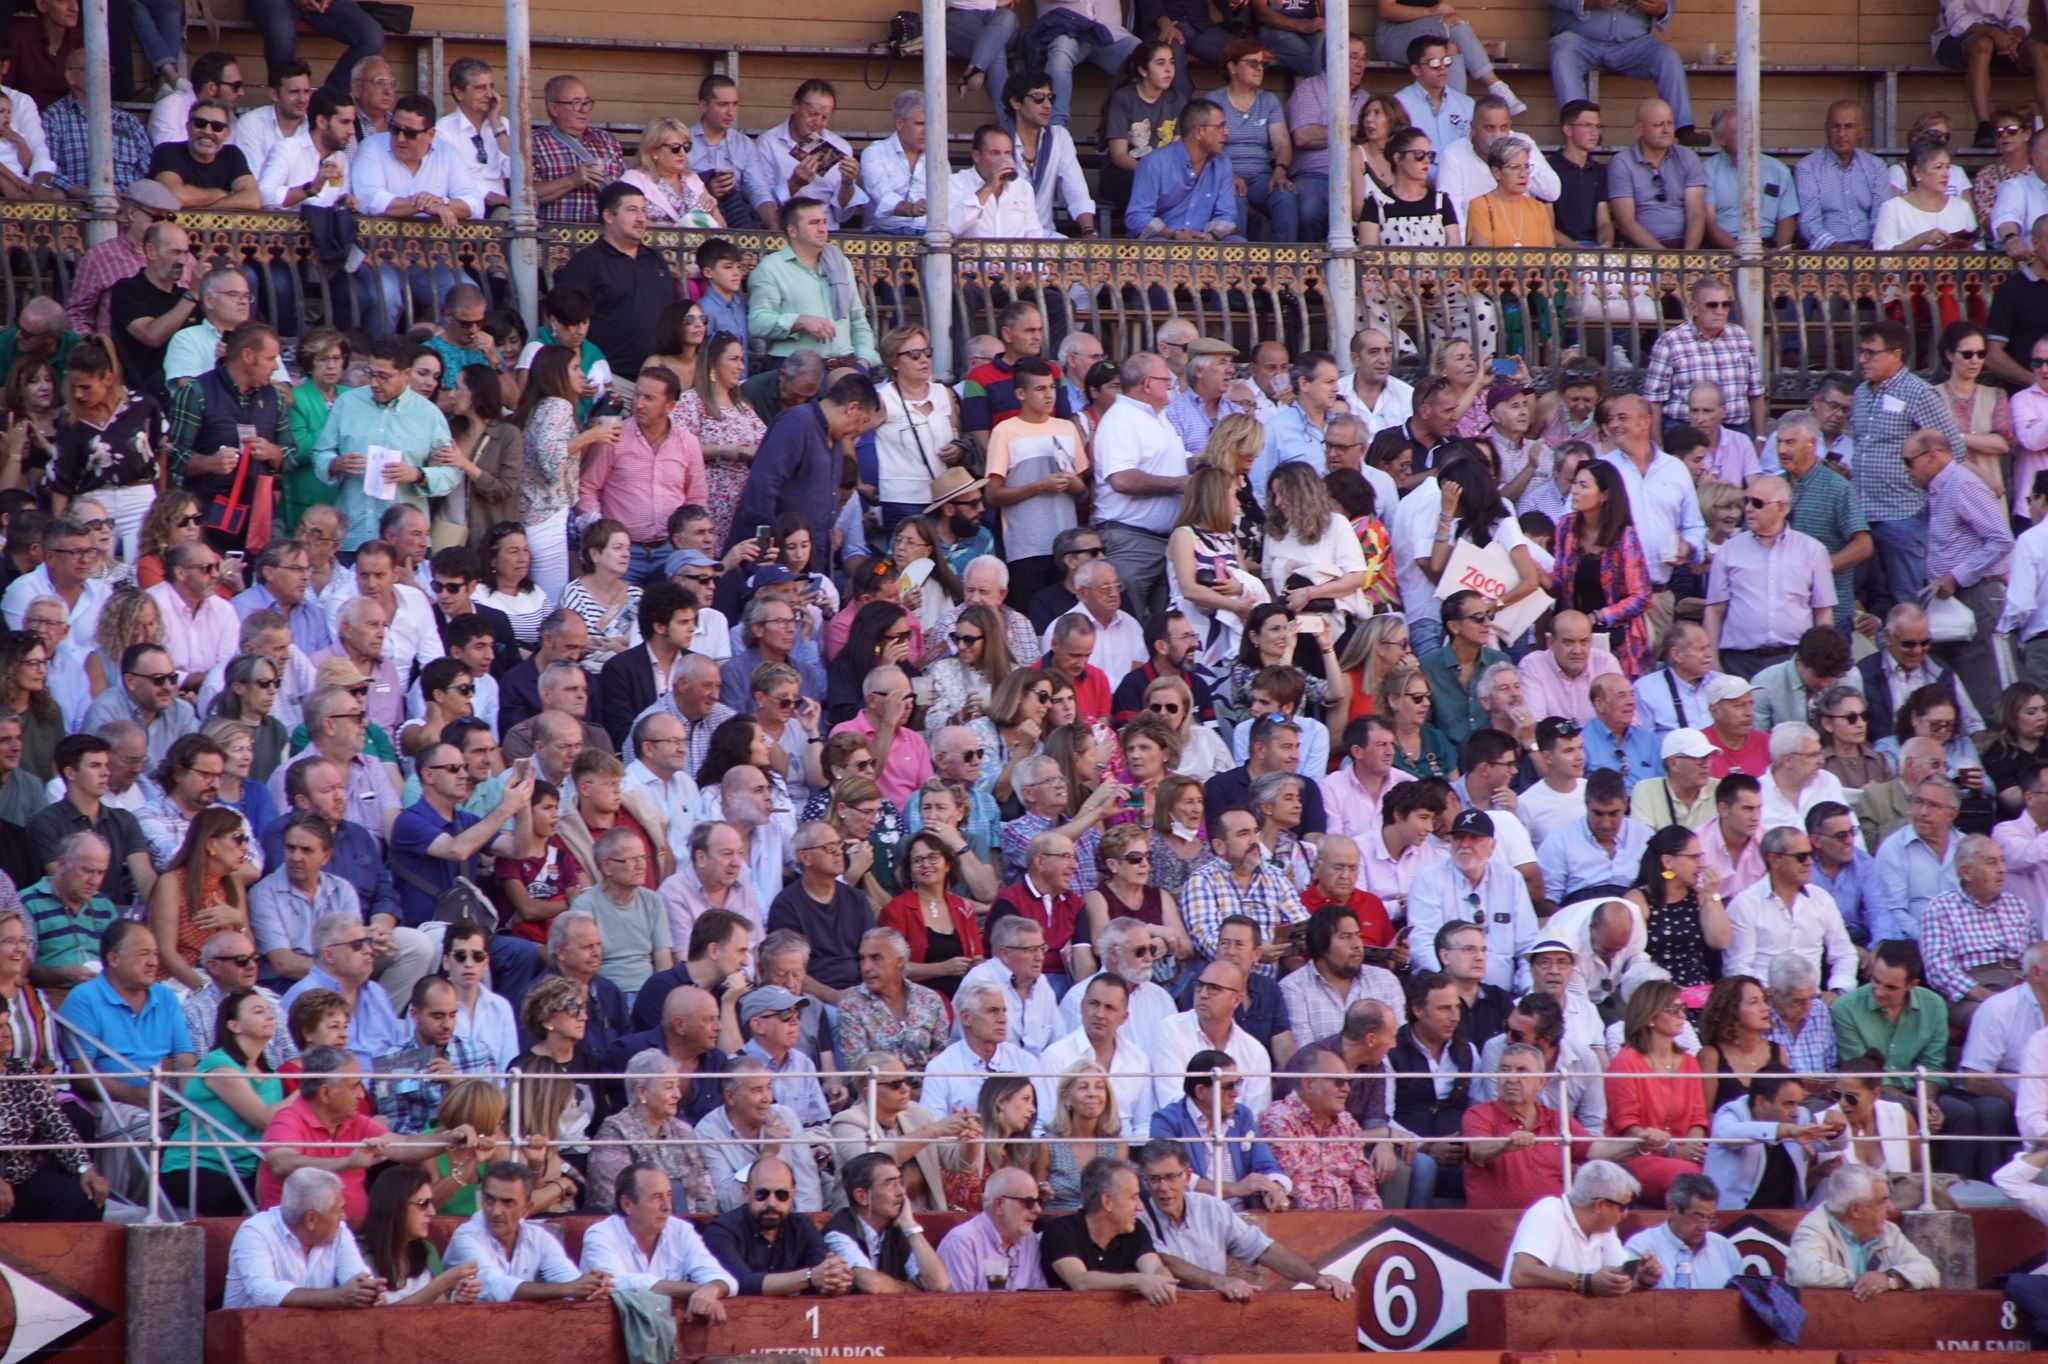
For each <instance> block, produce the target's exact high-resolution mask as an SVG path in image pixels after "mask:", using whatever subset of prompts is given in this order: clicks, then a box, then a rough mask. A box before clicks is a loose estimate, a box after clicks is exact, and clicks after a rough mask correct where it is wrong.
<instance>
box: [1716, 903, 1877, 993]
mask: <svg viewBox="0 0 2048 1364" xmlns="http://www.w3.org/2000/svg"><path fill="white" fill-rule="evenodd" d="M1728 922H1729V924H1730V926H1731V927H1732V928H1733V930H1734V934H1733V936H1732V937H1731V938H1730V939H1729V942H1728V949H1727V951H1726V952H1724V953H1723V954H1722V960H1721V969H1722V972H1723V973H1724V974H1726V975H1730V976H1737V975H1750V976H1755V977H1756V978H1757V979H1758V980H1762V979H1764V978H1765V977H1766V976H1767V975H1769V973H1770V966H1771V962H1772V961H1773V960H1775V959H1776V957H1777V956H1778V954H1779V953H1781V952H1796V953H1798V954H1799V955H1800V956H1802V957H1805V958H1806V959H1807V960H1808V961H1810V962H1812V963H1813V969H1814V971H1815V972H1816V973H1824V974H1823V976H1822V978H1823V979H1824V980H1826V981H1827V982H1828V983H1827V985H1826V986H1825V987H1824V988H1826V989H1829V990H1853V989H1855V988H1856V963H1857V957H1856V945H1855V944H1854V943H1852V942H1850V941H1849V930H1848V929H1847V928H1845V927H1844V926H1843V925H1842V911H1841V910H1840V909H1839V908H1838V907H1837V906H1836V905H1835V897H1834V896H1832V895H1830V894H1828V893H1827V892H1826V891H1825V890H1822V889H1821V888H1820V887H1819V886H1810V885H1809V886H1801V887H1800V888H1799V893H1798V894H1797V895H1795V896H1793V898H1792V903H1791V904H1790V905H1787V904H1786V903H1785V902H1784V901H1783V900H1781V899H1779V898H1778V896H1777V894H1776V893H1775V892H1774V891H1773V890H1772V889H1771V878H1770V877H1768V876H1766V877H1765V878H1764V879H1763V880H1761V881H1758V882H1757V883H1756V884H1755V885H1753V886H1751V887H1750V888H1749V889H1748V890H1745V891H1743V892H1742V894H1740V895H1738V896H1736V897H1735V898H1734V899H1733V900H1730V901H1729V902H1728ZM1823 951H1825V952H1826V954H1827V961H1826V962H1825V963H1823V962H1822V961H1821V954H1822V952H1823Z"/></svg>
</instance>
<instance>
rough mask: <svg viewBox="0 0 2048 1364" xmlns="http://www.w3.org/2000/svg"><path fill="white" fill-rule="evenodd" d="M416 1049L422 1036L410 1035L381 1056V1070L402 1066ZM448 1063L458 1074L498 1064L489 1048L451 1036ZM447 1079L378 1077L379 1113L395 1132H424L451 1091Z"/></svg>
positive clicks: (484, 1071)
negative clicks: (401, 1046)
mask: <svg viewBox="0 0 2048 1364" xmlns="http://www.w3.org/2000/svg"><path fill="white" fill-rule="evenodd" d="M415 1050H424V1048H423V1047H422V1046H421V1044H420V1041H419V1038H418V1037H417V1036H414V1037H412V1038H409V1039H407V1046H406V1047H405V1048H404V1049H403V1050H401V1051H396V1052H392V1053H390V1054H389V1055H386V1056H380V1057H378V1058H377V1062H376V1069H378V1070H394V1071H395V1070H402V1069H406V1068H407V1066H405V1065H401V1064H400V1061H401V1058H403V1057H405V1056H408V1055H410V1054H411V1053H412V1052H414V1051H415ZM441 1054H442V1055H443V1056H445V1057H446V1058H447V1060H448V1064H449V1065H451V1066H453V1067H455V1073H456V1074H457V1075H484V1074H487V1073H489V1072H491V1071H494V1070H496V1069H497V1068H498V1063H497V1062H496V1061H493V1060H492V1059H491V1055H490V1053H489V1052H487V1051H485V1050H484V1049H483V1048H482V1047H480V1046H478V1045H477V1044H476V1043H475V1042H473V1041H471V1040H470V1039H469V1038H467V1037H451V1038H449V1039H448V1045H447V1047H446V1048H444V1049H443V1050H442V1053H441ZM450 1083H451V1082H450V1081H447V1080H424V1079H422V1080H377V1081H375V1082H374V1090H375V1093H376V1095H377V1116H378V1117H380V1118H382V1119H384V1121H385V1122H386V1123H388V1124H390V1126H391V1130H392V1131H394V1132H424V1131H426V1130H427V1127H428V1125H429V1124H431V1123H432V1122H433V1121H434V1115H435V1114H437V1113H439V1112H440V1111H441V1100H442V1099H443V1098H445V1097H446V1096H447V1094H448V1086H449V1084H450Z"/></svg>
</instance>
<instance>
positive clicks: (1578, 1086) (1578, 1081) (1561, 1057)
mask: <svg viewBox="0 0 2048 1364" xmlns="http://www.w3.org/2000/svg"><path fill="white" fill-rule="evenodd" d="M1537 947H1538V948H1539V949H1540V950H1539V952H1537V953H1532V954H1531V956H1532V957H1533V958H1534V959H1536V960H1540V961H1542V962H1543V965H1544V971H1545V976H1546V978H1547V979H1549V980H1552V981H1555V979H1556V976H1555V974H1554V970H1553V968H1555V967H1556V966H1558V965H1559V964H1561V963H1562V962H1563V961H1564V960H1565V959H1566V958H1565V954H1564V952H1563V951H1561V950H1560V949H1561V948H1562V947H1563V944H1562V943H1560V942H1557V941H1556V940H1554V939H1546V940H1545V941H1544V942H1541V943H1538V944H1537ZM1570 999H1571V993H1570V991H1569V990H1534V991H1531V992H1530V993H1528V994H1526V995H1523V996H1522V997H1521V998H1520V999H1517V1000H1516V1001H1515V1003H1514V1009H1513V1011H1512V1012H1511V1013H1509V1014H1508V1021H1507V1027H1506V1028H1505V1029H1503V1030H1502V1031H1501V1032H1500V1033H1498V1034H1496V1035H1494V1036H1493V1037H1489V1038H1488V1039H1487V1040H1486V1044H1485V1045H1484V1046H1483V1047H1481V1048H1480V1049H1479V1069H1480V1070H1481V1071H1491V1070H1498V1069H1500V1066H1499V1064H1498V1063H1499V1061H1500V1060H1501V1058H1502V1057H1503V1056H1504V1055H1505V1054H1506V1053H1507V1050H1508V1048H1510V1047H1513V1046H1517V1045H1519V1046H1527V1047H1534V1048H1535V1049H1536V1051H1537V1053H1538V1055H1540V1056H1541V1058H1542V1065H1540V1066H1539V1067H1537V1069H1538V1070H1539V1071H1541V1072H1542V1073H1544V1074H1550V1073H1552V1072H1555V1071H1560V1070H1562V1071H1566V1072H1569V1073H1570V1074H1571V1075H1572V1076H1573V1077H1574V1080H1573V1083H1572V1084H1571V1085H1570V1086H1569V1093H1568V1094H1567V1088H1566V1086H1565V1085H1564V1083H1563V1082H1562V1081H1560V1080H1557V1079H1554V1078H1553V1079H1549V1080H1546V1081H1544V1082H1543V1083H1542V1084H1541V1085H1540V1086H1538V1087H1537V1092H1535V1093H1532V1094H1528V1095H1525V1096H1524V1098H1525V1099H1526V1100H1527V1101H1529V1102H1532V1103H1540V1104H1542V1105H1543V1106H1545V1107H1547V1108H1553V1109H1558V1110H1562V1109H1563V1108H1564V1104H1565V1099H1566V1098H1567V1097H1569V1098H1570V1100H1571V1115H1572V1120H1573V1121H1574V1122H1576V1123H1578V1124H1580V1125H1581V1126H1583V1127H1584V1128H1585V1129H1586V1130H1587V1131H1588V1132H1599V1131H1602V1130H1604V1129H1605V1128H1606V1126H1607V1094H1606V1087H1605V1086H1604V1085H1603V1084H1601V1082H1600V1079H1599V1077H1600V1074H1601V1072H1603V1071H1604V1070H1606V1069H1607V1065H1606V1049H1605V1048H1606V1036H1605V1034H1604V1033H1602V1032H1600V1031H1598V1030H1594V1031H1592V1033H1591V1036H1590V1039H1589V1036H1588V1029H1587V1027H1586V1026H1585V1024H1584V1023H1583V1022H1581V1023H1580V1025H1579V1026H1578V1027H1577V1028H1573V1027H1571V1026H1569V1025H1568V1024H1567V1023H1566V1021H1565V1009H1566V1006H1567V1003H1568V1001H1569V1000H1570ZM1579 1003H1580V1004H1581V1005H1584V1003H1585V1001H1583V1000H1580V1001H1579ZM1596 1017H1597V1015H1596ZM1584 1076H1590V1077H1592V1078H1591V1079H1590V1080H1588V1079H1582V1078H1577V1077H1584ZM1500 1085H1501V1082H1500V1081H1498V1080H1494V1079H1490V1078H1488V1077H1486V1076H1484V1075H1481V1076H1480V1077H1478V1078H1476V1079H1474V1080H1473V1081H1472V1102H1473V1103H1475V1104H1481V1103H1486V1102H1488V1101H1490V1100H1493V1099H1498V1098H1499V1097H1500Z"/></svg>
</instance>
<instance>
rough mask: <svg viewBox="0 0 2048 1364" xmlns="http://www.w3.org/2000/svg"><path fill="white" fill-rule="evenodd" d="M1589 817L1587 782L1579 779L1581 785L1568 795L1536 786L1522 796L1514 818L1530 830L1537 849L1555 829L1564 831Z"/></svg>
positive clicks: (1568, 792) (1547, 785) (1544, 784)
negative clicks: (1565, 828) (1583, 817)
mask: <svg viewBox="0 0 2048 1364" xmlns="http://www.w3.org/2000/svg"><path fill="white" fill-rule="evenodd" d="M1585 813H1586V779H1585V778H1584V777H1581V778H1579V781H1578V784H1577V785H1575V786H1573V787H1572V789H1571V790H1569V791H1554V790H1552V789H1551V788H1550V785H1549V784H1548V783H1547V782H1540V781H1539V782H1537V783H1536V784H1535V785H1534V786H1532V787H1530V788H1529V789H1528V790H1526V791H1524V792H1522V794H1521V795H1520V796H1518V797H1517V798H1516V800H1515V814H1516V817H1517V818H1519V819H1520V820H1521V821H1522V823H1523V824H1525V825H1526V826H1528V830H1529V842H1530V843H1531V844H1532V845H1533V846H1535V847H1537V848H1541V847H1542V846H1543V840H1544V839H1546V838H1548V837H1550V835H1551V832H1552V831H1553V830H1555V829H1561V828H1563V827H1564V826H1565V825H1567V824H1569V823H1571V822H1572V821H1573V820H1575V819H1577V818H1578V817H1579V816H1581V815H1583V814H1585Z"/></svg>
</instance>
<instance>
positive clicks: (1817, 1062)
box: [1767, 1001, 1836, 1075]
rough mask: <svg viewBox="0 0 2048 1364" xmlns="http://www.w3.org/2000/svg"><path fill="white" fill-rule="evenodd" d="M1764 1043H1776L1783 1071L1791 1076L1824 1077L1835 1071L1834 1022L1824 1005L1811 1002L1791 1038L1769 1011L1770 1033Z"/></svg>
mask: <svg viewBox="0 0 2048 1364" xmlns="http://www.w3.org/2000/svg"><path fill="white" fill-rule="evenodd" d="M1767 1040H1769V1041H1772V1042H1776V1043H1777V1044H1778V1050H1779V1051H1781V1052H1783V1053H1784V1055H1785V1068H1786V1069H1787V1070H1789V1071H1790V1072H1792V1074H1794V1075H1826V1074H1829V1073H1830V1072H1832V1071H1833V1070H1834V1068H1835V1055H1836V1053H1835V1020H1834V1017H1833V1015H1831V1014H1829V1012H1828V1008H1827V1005H1825V1004H1823V1003H1820V1002H1819V1001H1815V1002H1814V1004H1813V1006H1812V1007H1811V1008H1809V1009H1808V1010H1807V1011H1806V1022H1805V1023H1803V1024H1801V1025H1800V1028H1799V1035H1798V1036H1797V1037H1794V1036H1793V1035H1792V1031H1791V1029H1789V1028H1787V1027H1786V1026H1785V1020H1784V1019H1782V1018H1780V1017H1779V1016H1778V1011H1777V1010H1776V1009H1773V1010H1771V1031H1770V1032H1769V1034H1767Z"/></svg>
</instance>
